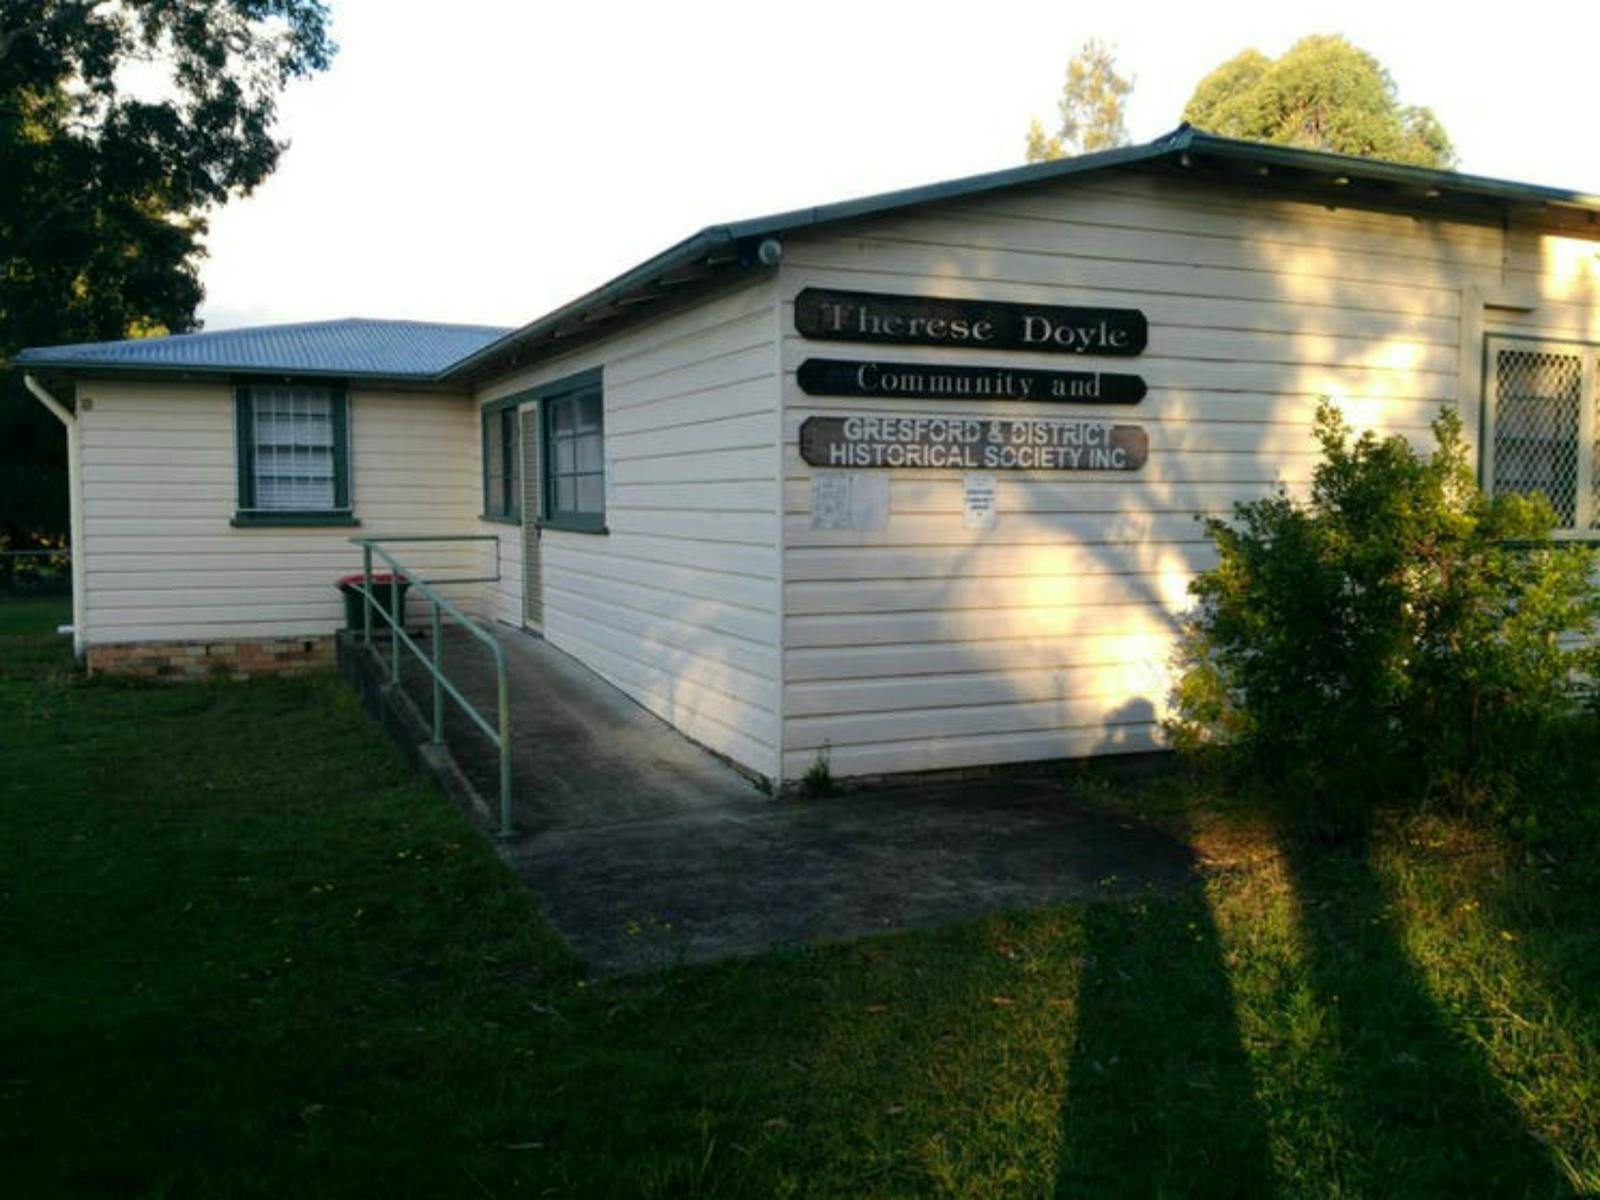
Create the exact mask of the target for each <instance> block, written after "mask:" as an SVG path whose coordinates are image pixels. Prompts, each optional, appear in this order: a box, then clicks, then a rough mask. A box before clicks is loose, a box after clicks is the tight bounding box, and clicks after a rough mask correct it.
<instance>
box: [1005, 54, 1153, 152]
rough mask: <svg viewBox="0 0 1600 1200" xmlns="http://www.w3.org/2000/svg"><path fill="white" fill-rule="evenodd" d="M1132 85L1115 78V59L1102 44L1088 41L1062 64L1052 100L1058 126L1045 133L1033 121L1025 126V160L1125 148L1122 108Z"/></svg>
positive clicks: (1125, 135)
mask: <svg viewBox="0 0 1600 1200" xmlns="http://www.w3.org/2000/svg"><path fill="white" fill-rule="evenodd" d="M1132 91H1133V81H1132V80H1130V79H1127V78H1125V77H1124V76H1122V75H1119V74H1117V63H1116V58H1115V56H1114V55H1113V54H1112V52H1111V49H1110V47H1108V46H1107V45H1106V44H1105V43H1104V42H1101V41H1099V40H1097V39H1094V38H1091V39H1090V40H1089V41H1087V42H1085V43H1084V44H1083V49H1081V50H1079V51H1078V53H1077V54H1075V55H1074V56H1073V58H1072V60H1071V61H1070V62H1069V63H1067V77H1066V80H1065V81H1064V82H1063V83H1062V85H1061V99H1060V100H1059V101H1058V102H1057V109H1058V111H1059V115H1060V124H1059V125H1058V126H1057V128H1056V132H1055V133H1053V134H1047V133H1046V132H1045V130H1044V126H1043V125H1042V124H1040V122H1039V119H1038V118H1037V117H1035V118H1034V119H1033V122H1032V123H1031V124H1030V125H1029V127H1028V149H1027V155H1028V161H1029V162H1045V161H1047V160H1049V159H1053V158H1063V157H1065V156H1066V155H1068V154H1087V153H1089V152H1091V151H1094V150H1109V149H1111V148H1112V147H1114V146H1126V145H1127V144H1128V131H1127V129H1126V128H1125V127H1124V125H1123V114H1124V108H1125V106H1126V103H1127V99H1128V96H1129V94H1130V93H1131V92H1132Z"/></svg>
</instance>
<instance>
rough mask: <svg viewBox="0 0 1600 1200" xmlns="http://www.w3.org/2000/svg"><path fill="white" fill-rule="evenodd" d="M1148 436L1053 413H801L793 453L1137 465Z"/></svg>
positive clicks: (974, 463) (1103, 467) (981, 466)
mask: <svg viewBox="0 0 1600 1200" xmlns="http://www.w3.org/2000/svg"><path fill="white" fill-rule="evenodd" d="M1149 453H1150V440H1149V438H1148V437H1147V436H1146V434H1145V431H1144V430H1143V429H1141V428H1139V427H1138V426H1137V425H1113V424H1111V423H1109V422H1106V421H1076V420H1066V419H1062V418H1054V417H1000V418H994V417H901V416H887V415H882V416H880V415H872V416H868V415H862V416H849V417H807V418H806V419H805V421H804V422H803V423H802V424H801V426H800V457H801V458H803V459H805V461H806V462H807V463H809V464H811V465H812V466H814V467H945V468H956V469H958V470H965V471H995V470H1000V471H1137V470H1138V469H1139V468H1140V467H1142V466H1144V461H1145V459H1146V458H1147V457H1148V455H1149Z"/></svg>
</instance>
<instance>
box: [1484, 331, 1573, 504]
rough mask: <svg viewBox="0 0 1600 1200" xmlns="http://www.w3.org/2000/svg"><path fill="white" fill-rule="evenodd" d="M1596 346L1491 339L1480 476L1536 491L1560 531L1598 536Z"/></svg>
mask: <svg viewBox="0 0 1600 1200" xmlns="http://www.w3.org/2000/svg"><path fill="white" fill-rule="evenodd" d="M1597 364H1600V347H1595V346H1585V345H1581V344H1575V343H1570V342H1536V341H1522V340H1519V339H1514V338H1490V339H1489V358H1488V363H1487V370H1486V374H1485V386H1484V398H1485V428H1486V430H1487V432H1488V436H1486V437H1485V438H1484V478H1485V480H1486V481H1487V482H1488V485H1489V489H1490V490H1491V491H1493V492H1517V493H1521V494H1522V495H1532V494H1533V493H1535V492H1542V493H1544V495H1545V496H1546V497H1547V498H1548V499H1549V501H1550V505H1551V507H1552V508H1554V509H1555V511H1556V527H1557V529H1558V530H1559V531H1560V532H1562V533H1564V534H1566V535H1567V536H1593V535H1596V534H1600V461H1597V460H1600V394H1597V392H1600V389H1597V384H1596V374H1597Z"/></svg>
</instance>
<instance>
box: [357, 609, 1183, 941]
mask: <svg viewBox="0 0 1600 1200" xmlns="http://www.w3.org/2000/svg"><path fill="white" fill-rule="evenodd" d="M497 636H498V637H499V638H500V639H501V642H502V645H503V646H504V647H505V650H506V652H507V660H508V664H509V671H510V684H511V700H512V712H513V718H512V744H513V759H512V776H513V783H514V790H515V806H514V821H515V824H516V827H517V830H518V835H517V836H516V837H515V838H513V839H511V840H509V841H503V842H499V843H497V844H498V846H499V849H500V853H501V856H502V857H503V858H504V860H505V861H506V863H507V864H508V865H509V866H510V867H511V868H512V869H513V870H514V871H516V873H517V874H518V875H519V876H520V877H521V878H522V879H523V880H524V881H525V882H526V883H527V884H528V886H529V887H530V888H531V889H532V890H533V891H534V892H535V893H536V895H537V896H538V897H539V901H540V906H541V909H542V911H543V913H544V915H545V916H546V917H547V919H548V920H549V921H550V922H551V924H552V925H554V927H555V928H556V929H557V930H558V931H559V932H560V933H561V934H562V935H563V936H564V937H565V938H566V939H567V940H568V941H569V942H570V943H571V945H572V946H573V948H574V949H575V950H576V951H577V952H578V953H579V954H580V955H582V956H583V957H584V958H585V959H586V960H587V961H588V962H589V963H590V965H591V966H592V967H593V968H594V969H596V970H598V971H605V972H615V971H629V970H639V969H645V968H651V967H659V966H662V965H667V964H671V963H675V962H692V961H703V960H707V959H715V958H721V957H726V956H730V955H747V954H755V953H759V952H761V951H764V950H768V949H771V948H773V947H776V946H785V945H798V944H804V943H808V942H813V941H817V940H839V939H848V938H855V937H859V936H862V935H864V934H869V933H880V932H884V931H887V930H893V929H904V928H912V927H919V926H929V925H937V924H942V923H945V922H949V921H953V920H959V919H962V918H966V917H974V916H979V915H982V914H984V913H989V912H994V911H997V910H1000V909H1021V908H1035V907H1039V906H1042V905H1046V904H1050V903H1058V902H1063V901H1072V900H1083V899H1093V898H1099V897H1103V896H1106V895H1108V894H1115V893H1118V892H1125V891H1128V890H1131V889H1143V888H1148V887H1166V886H1171V885H1176V884H1178V883H1181V882H1183V881H1184V880H1186V879H1188V878H1190V877H1191V869H1192V863H1191V858H1190V854H1189V851H1188V849H1187V847H1185V846H1184V845H1182V844H1181V843H1179V842H1177V841H1176V840H1174V839H1172V838H1171V837H1169V836H1167V835H1165V834H1163V833H1160V832H1158V831H1156V830H1155V829H1153V828H1151V827H1148V826H1146V825H1144V824H1142V823H1140V822H1137V821H1133V820H1130V819H1128V818H1126V817H1118V816H1113V815H1110V814H1107V813H1105V812H1103V811H1102V810H1100V809H1097V808H1095V807H1094V806H1092V805H1090V804H1088V803H1086V802H1084V801H1082V800H1080V799H1076V798H1075V797H1074V796H1073V795H1072V792H1071V788H1070V785H1069V784H1068V783H1066V782H1064V780H1063V777H1062V776H1060V775H1058V774H1052V773H1049V772H1041V773H1039V774H1038V775H1037V776H1026V775H1022V776H1019V775H1017V774H1006V775H996V776H993V777H990V778H986V779H979V780H963V781H952V782H949V783H940V784H936V785H928V784H926V783H924V784H920V785H916V786H901V787H877V788H871V789H862V790H847V791H843V792H840V793H838V794H835V795H830V796H826V797H814V798H813V797H804V796H799V795H793V794H785V795H780V796H770V795H767V794H765V793H763V792H762V791H761V790H759V789H758V788H757V787H756V786H755V784H754V783H753V782H752V781H751V780H750V779H748V778H747V777H745V776H744V775H743V774H741V773H740V772H739V771H737V770H735V769H734V768H733V767H731V766H729V765H728V764H727V763H725V762H723V761H722V760H721V759H719V758H717V757H716V756H715V755H713V754H711V753H710V752H709V751H707V750H705V749H704V748H703V747H701V746H698V745H696V744H695V743H694V742H692V741H690V740H689V739H688V738H686V737H685V736H683V735H682V734H681V733H679V732H678V731H677V730H675V729H673V728H672V727H671V726H669V725H667V724H666V723H665V722H664V721H662V720H661V719H660V718H658V717H656V716H655V715H654V714H652V713H650V712H648V711H647V710H646V709H644V708H643V707H641V706H640V705H638V704H636V703H635V702H634V701H632V700H631V699H629V698H628V697H627V696H625V695H624V694H623V693H622V692H620V691H618V690H617V689H616V688H615V687H613V686H612V685H611V684H609V683H607V682H606V681H605V680H603V679H601V678H600V677H599V676H598V675H596V674H595V673H594V672H592V671H590V670H589V669H588V668H587V667H585V666H583V665H582V664H581V663H579V662H577V661H576V660H575V659H573V658H571V657H570V656H568V655H566V654H564V653H562V652H561V651H559V650H557V649H555V648H554V647H552V646H550V645H549V644H548V643H547V642H545V641H543V640H542V639H540V638H538V637H535V636H533V635H530V634H525V633H521V632H517V631H513V630H509V629H502V630H498V631H497ZM444 654H445V661H446V665H447V667H448V669H449V671H450V676H451V678H452V679H453V680H457V681H458V686H461V687H462V688H463V690H464V691H466V692H467V694H468V695H469V696H472V697H474V698H475V699H477V700H479V701H480V702H486V703H487V707H488V710H489V711H491V712H492V711H493V697H494V694H495V683H494V674H493V670H492V658H491V656H490V655H489V654H488V653H487V652H486V651H485V650H484V648H483V647H481V646H475V645H472V644H471V642H470V639H468V638H465V637H464V636H462V637H452V636H448V635H447V637H446V644H445V647H444ZM341 659H342V661H344V660H346V659H348V660H351V661H355V660H358V659H360V660H363V661H364V662H365V664H366V665H365V667H364V668H362V669H363V670H368V671H370V670H378V671H380V672H381V667H379V666H378V661H377V659H376V658H375V657H373V656H372V655H370V654H366V655H362V654H359V653H357V652H356V649H355V648H352V647H350V646H346V647H345V653H343V654H342V655H341ZM474 664H476V665H474ZM346 673H347V674H349V673H350V667H349V665H348V664H347V665H346ZM403 674H404V680H405V684H404V688H405V693H406V694H407V695H408V696H409V697H410V698H411V702H412V703H413V704H414V705H415V706H416V707H417V708H418V709H420V710H421V711H422V712H424V713H426V712H428V711H429V708H428V704H429V703H430V702H431V686H430V685H429V683H428V680H427V676H426V674H425V672H423V671H422V670H421V669H420V667H417V668H412V669H407V670H406V671H405V672H404V673H403ZM372 686H373V685H372V683H371V680H370V679H369V680H368V681H367V685H366V690H369V691H370V689H371V687H372ZM379 690H381V688H380V689H379ZM412 721H413V724H414V722H415V716H414V715H413V717H412ZM402 724H403V722H402ZM447 734H448V739H449V742H450V745H451V748H452V753H453V757H454V759H455V761H456V764H457V766H458V767H459V769H460V772H461V774H462V775H464V776H465V777H466V778H467V779H469V780H471V781H472V783H473V784H474V786H475V787H476V789H477V790H478V791H479V792H481V793H482V795H483V796H485V797H488V798H490V799H491V800H492V799H493V798H494V797H495V796H496V795H497V792H496V790H495V789H496V781H497V778H498V776H497V767H496V759H495V756H494V754H493V751H492V748H491V747H490V746H489V745H488V743H487V741H486V740H485V739H483V738H482V736H481V735H480V734H478V733H477V732H476V731H475V730H473V729H472V728H471V726H470V725H469V724H468V723H467V722H466V721H465V720H464V719H463V718H460V717H459V716H455V717H452V718H451V719H450V720H449V721H448V722H447ZM413 736H415V731H414V733H413ZM480 811H481V809H480ZM486 831H487V829H486Z"/></svg>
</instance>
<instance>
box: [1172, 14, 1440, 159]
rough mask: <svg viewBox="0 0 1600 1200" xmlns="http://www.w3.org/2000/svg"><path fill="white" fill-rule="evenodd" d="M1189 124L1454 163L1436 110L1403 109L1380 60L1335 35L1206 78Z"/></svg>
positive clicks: (1234, 63) (1232, 63) (1239, 59)
mask: <svg viewBox="0 0 1600 1200" xmlns="http://www.w3.org/2000/svg"><path fill="white" fill-rule="evenodd" d="M1183 119H1184V120H1185V121H1187V122H1189V123H1190V124H1191V125H1194V126H1196V127H1198V128H1200V129H1204V130H1207V131H1209V132H1211V133H1218V134H1223V135H1224V136H1227V137H1237V138H1247V139H1250V140H1253V141H1260V142H1280V143H1283V144H1286V145H1291V146H1304V147H1307V148H1309V149H1313V150H1332V151H1336V152H1338V153H1340V154H1357V155H1361V156H1363V157H1365V158H1382V159H1388V160H1390V161H1393V162H1402V163H1412V164H1414V165H1416V166H1423V167H1439V168H1448V167H1451V166H1453V165H1454V164H1455V150H1454V149H1453V148H1452V147H1451V144H1450V137H1449V135H1448V134H1447V133H1446V132H1445V129H1444V126H1443V125H1441V124H1440V123H1439V120H1438V118H1437V117H1435V116H1434V115H1433V112H1432V111H1431V110H1429V109H1426V108H1415V107H1403V106H1402V105H1401V104H1400V102H1399V99H1398V97H1397V93H1396V90H1395V85H1394V80H1393V79H1391V78H1390V77H1389V73H1388V72H1387V71H1385V70H1384V69H1383V67H1382V66H1381V65H1379V63H1378V60H1377V59H1375V58H1373V57H1372V55H1370V54H1368V53H1367V52H1366V51H1365V50H1361V49H1359V48H1357V47H1356V46H1353V45H1351V44H1350V43H1349V42H1348V41H1346V40H1345V39H1344V38H1342V37H1338V36H1334V35H1315V36H1312V37H1307V38H1302V39H1301V40H1300V41H1298V42H1296V43H1295V44H1294V45H1293V46H1291V47H1290V48H1289V49H1288V50H1287V51H1285V52H1284V54H1283V55H1282V57H1280V58H1277V59H1270V58H1268V57H1267V56H1266V55H1264V54H1262V53H1261V52H1260V51H1259V50H1245V51H1243V52H1242V53H1240V54H1237V55H1235V56H1234V57H1233V58H1230V59H1229V60H1228V61H1227V62H1225V63H1223V64H1222V65H1221V66H1219V67H1217V68H1216V70H1214V71H1212V72H1211V73H1210V74H1209V75H1207V76H1206V77H1205V78H1204V79H1202V80H1201V81H1200V83H1199V85H1198V86H1197V87H1196V88H1195V90H1194V95H1193V96H1191V97H1190V98H1189V103H1188V104H1187V105H1186V106H1185V107H1184V110H1183Z"/></svg>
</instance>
